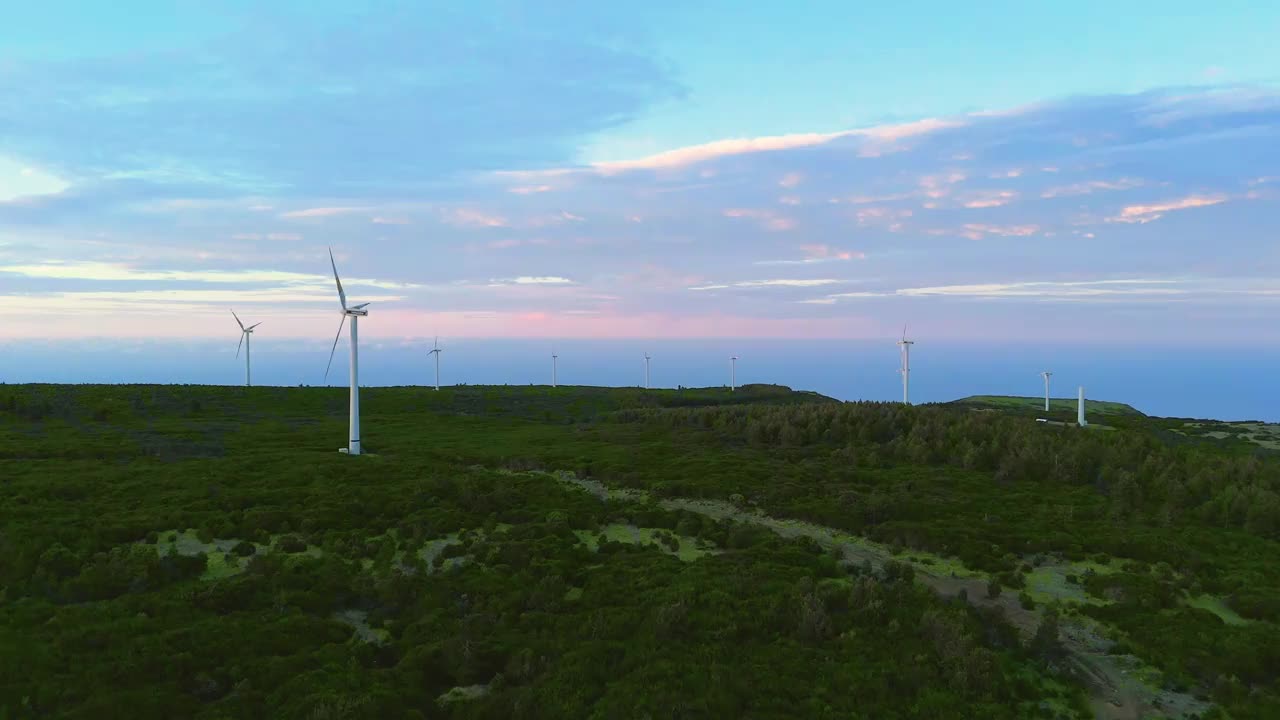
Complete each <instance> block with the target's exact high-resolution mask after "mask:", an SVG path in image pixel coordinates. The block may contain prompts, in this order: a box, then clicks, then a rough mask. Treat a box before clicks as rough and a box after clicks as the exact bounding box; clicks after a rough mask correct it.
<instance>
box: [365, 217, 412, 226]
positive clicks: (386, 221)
mask: <svg viewBox="0 0 1280 720" xmlns="http://www.w3.org/2000/svg"><path fill="white" fill-rule="evenodd" d="M370 222H372V223H373V224H374V225H408V224H409V218H404V217H383V216H381V215H378V216H375V217H374V218H373V219H372V220H371V221H370Z"/></svg>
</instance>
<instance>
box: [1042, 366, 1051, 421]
mask: <svg viewBox="0 0 1280 720" xmlns="http://www.w3.org/2000/svg"><path fill="white" fill-rule="evenodd" d="M1040 376H1041V377H1043V378H1044V411H1045V412H1049V378H1050V377H1053V373H1051V372H1049V371H1048V370H1045V371H1044V372H1042V373H1040Z"/></svg>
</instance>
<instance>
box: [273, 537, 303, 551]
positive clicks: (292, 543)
mask: <svg viewBox="0 0 1280 720" xmlns="http://www.w3.org/2000/svg"><path fill="white" fill-rule="evenodd" d="M306 549H307V543H306V542H304V541H303V540H302V538H300V537H298V536H297V535H282V536H281V537H279V538H277V539H276V550H279V551H280V552H283V553H300V552H306Z"/></svg>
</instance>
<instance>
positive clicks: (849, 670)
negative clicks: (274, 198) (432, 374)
mask: <svg viewBox="0 0 1280 720" xmlns="http://www.w3.org/2000/svg"><path fill="white" fill-rule="evenodd" d="M362 399H363V403H362V404H363V407H364V417H363V420H364V427H365V433H366V437H365V438H364V440H365V444H366V447H367V449H368V450H370V451H372V452H373V453H375V455H371V456H366V457H360V458H351V457H347V456H345V455H341V454H339V453H337V452H335V449H336V447H337V446H338V445H339V444H340V443H341V442H342V438H343V437H345V428H346V392H345V390H341V389H329V388H252V389H243V388H210V387H199V386H190V387H186V386H184V387H177V386H174V387H157V386H110V387H102V386H77V387H70V386H0V558H4V562H2V563H0V718H6V717H67V718H111V717H130V718H162V717H163V718H168V717H192V718H210V719H212V718H232V717H235V718H241V717H245V718H293V717H299V718H331V717H350V718H366V717H367V718H419V717H454V718H521V717H548V718H564V717H583V718H589V717H600V718H606V717H646V716H648V717H688V718H693V717H706V718H711V717H744V716H750V717H756V718H765V717H777V718H783V717H788V718H789V717H813V718H824V717H832V718H834V717H841V718H848V717H865V718H872V717H897V718H917V717H918V718H970V717H991V718H1024V717H1030V718H1034V717H1044V718H1057V717H1090V716H1098V717H1107V718H1110V717H1115V718H1120V717H1156V716H1166V717H1183V718H1190V717H1192V716H1199V717H1202V718H1211V717H1218V718H1227V717H1230V718H1252V717H1277V716H1280V684H1278V682H1277V672H1278V671H1280V631H1278V627H1280V626H1278V623H1280V568H1278V567H1277V566H1276V563H1275V562H1274V558H1275V557H1276V554H1277V553H1276V551H1277V549H1278V547H1277V544H1278V541H1280V496H1278V495H1277V489H1278V488H1280V460H1278V459H1277V458H1275V457H1273V456H1272V454H1271V453H1269V452H1268V451H1267V450H1265V449H1264V448H1261V447H1258V446H1257V445H1256V444H1252V443H1246V442H1233V441H1230V439H1226V440H1221V439H1216V438H1212V437H1191V436H1189V435H1185V434H1182V433H1179V432H1175V431H1174V430H1175V429H1176V428H1178V427H1181V426H1183V425H1184V424H1185V423H1186V421H1181V420H1170V419H1163V418H1147V417H1145V416H1142V415H1141V414H1123V413H1120V412H1116V413H1114V414H1112V415H1110V416H1108V419H1107V424H1108V425H1111V426H1113V427H1115V428H1116V431H1115V432H1106V433H1094V432H1087V431H1080V430H1079V429H1076V428H1071V427H1064V426H1045V425H1044V424H1037V423H1034V422H1032V421H1031V420H1030V418H1029V417H1028V415H1027V413H1025V412H1023V411H1022V410H1020V409H1018V408H1017V407H1010V408H1008V409H1007V410H1003V411H996V412H974V411H973V406H972V404H968V405H966V404H950V405H939V406H920V407H903V406H900V405H896V404H895V405H889V404H872V403H847V404H846V403H837V402H834V401H831V400H830V399H827V398H823V397H821V396H817V395H813V394H811V393H794V392H791V391H789V390H787V389H785V388H778V387H772V386H748V387H745V388H740V389H739V391H738V392H736V393H733V394H730V393H729V392H727V391H726V390H718V389H696V390H669V391H650V392H645V391H641V390H634V389H621V390H607V389H599V388H555V389H552V388H546V387H527V388H525V387H511V388H493V387H461V388H453V389H443V390H441V391H439V392H433V391H430V390H427V389H423V388H369V389H367V390H366V391H365V393H364V396H363V398H362ZM1157 714H1158V715H1157Z"/></svg>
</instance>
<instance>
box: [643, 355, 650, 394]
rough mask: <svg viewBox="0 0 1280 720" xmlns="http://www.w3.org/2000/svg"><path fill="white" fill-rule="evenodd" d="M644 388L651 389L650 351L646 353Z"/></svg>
mask: <svg viewBox="0 0 1280 720" xmlns="http://www.w3.org/2000/svg"><path fill="white" fill-rule="evenodd" d="M644 389H645V390H648V389H649V353H648V352H645V354H644Z"/></svg>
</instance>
